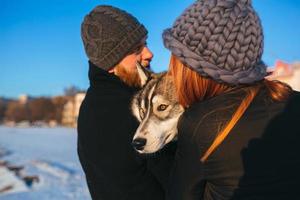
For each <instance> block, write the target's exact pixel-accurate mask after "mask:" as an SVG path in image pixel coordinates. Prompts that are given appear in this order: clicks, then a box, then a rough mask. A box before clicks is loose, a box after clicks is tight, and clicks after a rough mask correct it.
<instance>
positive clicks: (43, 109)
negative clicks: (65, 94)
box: [28, 97, 55, 122]
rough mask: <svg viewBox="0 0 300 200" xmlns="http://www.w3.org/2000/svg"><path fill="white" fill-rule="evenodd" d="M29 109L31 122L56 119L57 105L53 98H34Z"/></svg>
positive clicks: (29, 104)
mask: <svg viewBox="0 0 300 200" xmlns="http://www.w3.org/2000/svg"><path fill="white" fill-rule="evenodd" d="M28 109H29V113H30V118H29V120H30V121H31V122H33V121H40V120H41V121H49V120H52V119H55V105H54V104H53V103H52V101H51V99H48V98H45V97H40V98H37V99H34V100H32V101H30V102H29V103H28Z"/></svg>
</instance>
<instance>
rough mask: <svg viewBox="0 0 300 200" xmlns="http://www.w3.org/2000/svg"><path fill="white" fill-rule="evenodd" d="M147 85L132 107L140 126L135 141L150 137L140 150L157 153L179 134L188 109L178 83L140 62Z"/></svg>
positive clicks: (140, 71) (140, 73)
mask: <svg viewBox="0 0 300 200" xmlns="http://www.w3.org/2000/svg"><path fill="white" fill-rule="evenodd" d="M137 70H138V72H139V75H140V79H141V83H142V86H143V88H142V89H141V90H140V91H139V92H138V93H137V94H136V95H135V96H134V97H133V100H132V104H131V109H132V112H133V114H134V116H135V117H136V118H137V119H138V120H139V122H140V125H139V127H138V129H137V130H136V133H135V135H134V137H133V141H134V140H136V139H141V138H142V139H146V143H145V145H144V147H143V148H142V149H138V150H137V151H138V152H139V153H154V152H156V151H158V150H160V149H161V148H163V147H164V145H166V144H167V143H169V142H170V141H172V140H173V139H175V138H176V136H177V122H178V119H179V117H180V116H181V114H182V113H183V111H184V109H183V107H182V106H181V105H180V104H179V102H178V99H177V96H176V95H175V85H174V83H173V80H172V78H171V76H169V75H168V74H167V73H166V72H163V73H159V74H155V73H153V72H150V71H148V70H147V69H145V68H144V67H142V66H140V65H139V64H137Z"/></svg>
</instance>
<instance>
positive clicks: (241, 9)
mask: <svg viewBox="0 0 300 200" xmlns="http://www.w3.org/2000/svg"><path fill="white" fill-rule="evenodd" d="M163 40H164V45H165V47H166V48H168V49H170V50H171V52H172V54H174V55H175V56H177V57H178V58H179V59H180V60H181V62H183V63H184V64H186V65H187V66H188V67H190V68H192V69H193V70H195V71H197V72H198V73H200V74H201V75H202V76H204V77H210V78H212V79H214V80H215V81H218V82H221V83H228V84H230V85H239V84H249V83H253V82H256V81H259V80H262V79H263V78H264V77H265V76H266V66H265V64H264V63H263V62H262V60H261V56H262V53H263V31H262V26H261V22H260V19H259V17H258V16H257V14H256V12H255V11H254V9H253V7H252V5H251V1H250V0H199V1H197V2H195V3H194V4H192V5H191V6H190V7H188V8H187V9H186V10H185V11H184V12H183V14H182V15H181V16H179V17H178V18H177V20H176V21H175V23H174V25H173V27H172V28H170V29H166V30H165V31H164V33H163Z"/></svg>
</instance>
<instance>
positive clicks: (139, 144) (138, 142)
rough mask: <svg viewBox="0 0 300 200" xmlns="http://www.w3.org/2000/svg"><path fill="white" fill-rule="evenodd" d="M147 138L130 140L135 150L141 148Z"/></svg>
mask: <svg viewBox="0 0 300 200" xmlns="http://www.w3.org/2000/svg"><path fill="white" fill-rule="evenodd" d="M146 142H147V140H146V139H145V138H136V139H134V140H133V141H132V143H131V145H132V146H133V147H134V148H135V149H136V150H143V149H144V147H145V144H146Z"/></svg>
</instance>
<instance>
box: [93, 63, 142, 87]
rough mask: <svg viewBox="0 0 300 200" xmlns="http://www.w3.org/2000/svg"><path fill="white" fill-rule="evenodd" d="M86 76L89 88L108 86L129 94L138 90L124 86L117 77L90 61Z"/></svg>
mask: <svg viewBox="0 0 300 200" xmlns="http://www.w3.org/2000/svg"><path fill="white" fill-rule="evenodd" d="M88 74H89V80H90V85H91V86H95V85H102V86H105V87H106V86H108V85H109V87H114V88H120V89H125V90H128V91H131V92H135V91H137V90H138V89H137V88H134V87H130V86H128V85H126V84H125V83H124V82H123V81H122V80H121V79H120V78H119V77H118V76H116V75H114V74H113V73H109V72H108V71H105V70H103V69H101V68H100V67H98V66H96V65H95V64H93V63H92V62H90V61H89V72H88Z"/></svg>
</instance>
